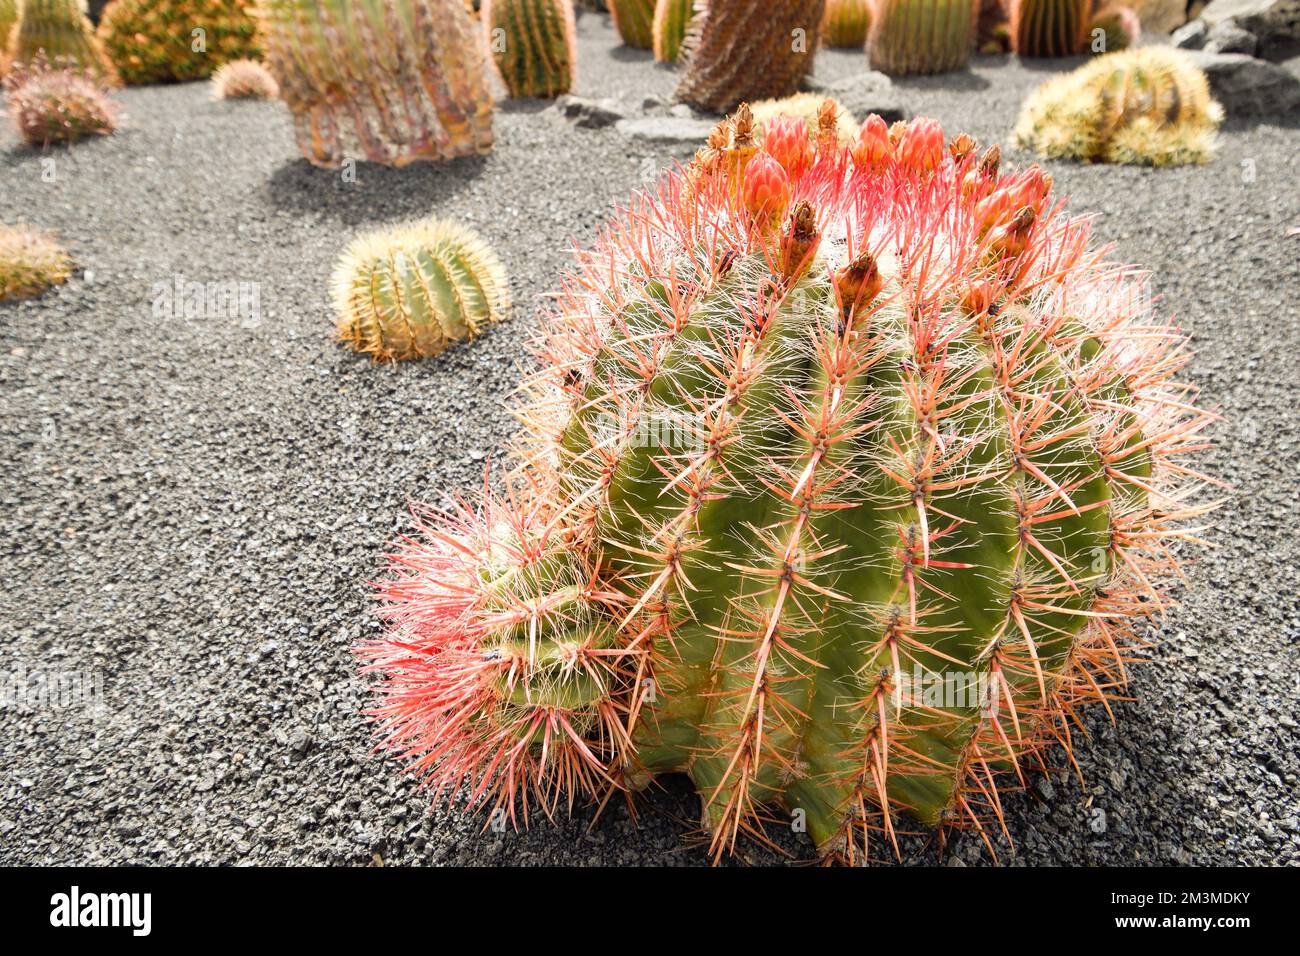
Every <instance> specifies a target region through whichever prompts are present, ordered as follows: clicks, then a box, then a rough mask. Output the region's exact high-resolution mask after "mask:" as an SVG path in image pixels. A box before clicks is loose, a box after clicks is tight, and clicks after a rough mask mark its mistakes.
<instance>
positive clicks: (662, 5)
mask: <svg viewBox="0 0 1300 956" xmlns="http://www.w3.org/2000/svg"><path fill="white" fill-rule="evenodd" d="M694 14H695V0H659V2H658V3H656V4H655V19H654V54H655V61H656V62H658V63H676V62H677V58H678V57H679V56H681V52H682V42H683V41H684V40H685V39H686V28H687V27H688V26H690V23H691V17H692V16H694Z"/></svg>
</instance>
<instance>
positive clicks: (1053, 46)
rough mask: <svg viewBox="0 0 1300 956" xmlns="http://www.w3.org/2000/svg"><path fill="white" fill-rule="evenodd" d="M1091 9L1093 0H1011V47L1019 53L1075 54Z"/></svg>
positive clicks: (1027, 54) (1032, 54)
mask: <svg viewBox="0 0 1300 956" xmlns="http://www.w3.org/2000/svg"><path fill="white" fill-rule="evenodd" d="M1091 11H1092V0H1011V48H1012V49H1013V50H1014V51H1015V52H1016V53H1017V54H1018V55H1020V56H1074V55H1075V54H1076V53H1079V52H1080V51H1082V50H1083V48H1084V43H1085V40H1086V39H1087V36H1088V23H1089V20H1090V13H1091Z"/></svg>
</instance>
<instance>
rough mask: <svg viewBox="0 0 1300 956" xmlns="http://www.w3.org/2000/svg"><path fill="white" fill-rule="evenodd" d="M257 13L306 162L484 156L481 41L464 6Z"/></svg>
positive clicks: (393, 0)
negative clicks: (291, 113) (480, 154)
mask: <svg viewBox="0 0 1300 956" xmlns="http://www.w3.org/2000/svg"><path fill="white" fill-rule="evenodd" d="M258 12H259V17H260V20H261V27H262V32H261V36H262V42H263V44H264V45H265V47H266V64H267V66H268V67H269V68H270V70H271V73H272V75H274V76H275V79H276V81H277V82H278V83H279V84H280V96H281V99H283V100H284V102H285V104H286V105H287V106H288V107H289V109H290V110H291V111H292V112H293V118H294V129H295V132H296V134H297V137H298V148H299V149H300V150H301V151H302V154H303V155H304V156H305V157H306V158H307V160H308V161H309V162H311V163H314V164H315V165H317V166H326V167H337V166H340V165H342V164H343V163H344V162H345V161H347V160H353V161H360V160H370V161H371V162H376V163H386V164H388V165H392V166H403V165H405V164H407V163H410V162H414V161H417V160H443V159H452V158H454V157H457V156H468V155H473V154H475V153H486V152H488V151H489V150H491V148H492V97H491V94H490V93H489V92H488V87H487V80H486V76H485V69H486V63H485V59H484V52H483V42H482V39H481V37H480V35H479V32H478V31H479V29H480V28H479V25H478V24H477V23H475V22H474V21H473V20H472V19H471V18H470V14H469V13H468V12H467V11H466V9H465V5H464V3H463V2H462V0H371V2H367V3H356V2H353V0H263V3H262V6H261V7H260V8H259V11H258ZM397 106H400V109H398V108H395V107H397Z"/></svg>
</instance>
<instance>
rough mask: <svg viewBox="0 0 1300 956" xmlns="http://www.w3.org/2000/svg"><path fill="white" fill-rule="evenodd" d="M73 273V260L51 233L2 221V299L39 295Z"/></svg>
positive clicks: (0, 278) (0, 242)
mask: <svg viewBox="0 0 1300 956" xmlns="http://www.w3.org/2000/svg"><path fill="white" fill-rule="evenodd" d="M71 274H72V259H71V258H70V257H69V256H68V254H67V252H65V251H64V249H63V247H62V246H60V245H59V244H58V243H57V242H55V241H54V239H53V238H52V237H51V236H49V235H47V234H46V233H44V232H41V231H40V230H39V229H36V228H33V227H32V226H28V225H25V224H23V223H19V224H18V225H16V226H9V225H6V224H4V223H0V302H13V301H16V300H18V299H27V298H31V297H32V296H38V295H40V294H41V293H43V292H45V291H46V290H47V289H49V288H50V287H51V286H56V285H62V284H63V283H64V282H67V281H68V276H69V275H71Z"/></svg>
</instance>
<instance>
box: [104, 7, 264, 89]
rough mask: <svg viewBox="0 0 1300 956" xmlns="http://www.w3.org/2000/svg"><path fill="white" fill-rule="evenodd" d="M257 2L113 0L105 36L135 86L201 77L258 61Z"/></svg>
mask: <svg viewBox="0 0 1300 956" xmlns="http://www.w3.org/2000/svg"><path fill="white" fill-rule="evenodd" d="M251 2H252V0H113V2H112V3H110V4H109V5H108V6H107V7H106V8H105V9H104V16H103V19H101V21H100V24H99V38H100V40H101V41H103V44H104V48H105V49H106V50H107V51H108V55H109V56H110V57H111V58H112V60H113V65H114V66H116V67H117V71H118V73H120V74H121V75H122V79H123V80H124V81H125V82H127V83H129V84H139V83H178V82H184V81H186V80H201V79H204V78H206V77H208V76H211V75H212V73H213V72H214V71H215V70H216V69H217V67H219V66H221V65H222V64H223V63H229V62H230V61H232V60H239V59H256V58H257V57H259V56H260V55H261V51H260V50H259V48H258V44H257V24H256V23H255V22H254V20H253V18H252V17H251V16H249V14H248V12H247V10H246V8H247V7H248V6H249V5H250V4H251Z"/></svg>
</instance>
